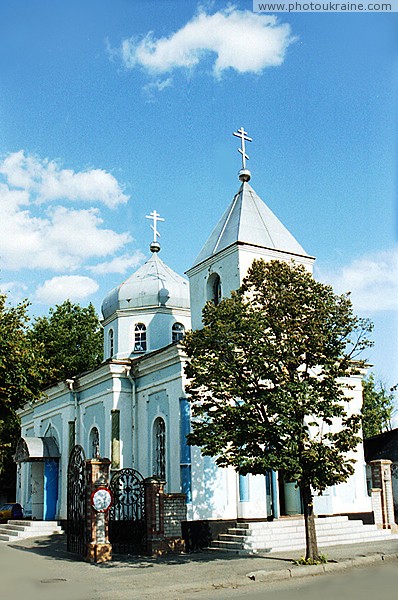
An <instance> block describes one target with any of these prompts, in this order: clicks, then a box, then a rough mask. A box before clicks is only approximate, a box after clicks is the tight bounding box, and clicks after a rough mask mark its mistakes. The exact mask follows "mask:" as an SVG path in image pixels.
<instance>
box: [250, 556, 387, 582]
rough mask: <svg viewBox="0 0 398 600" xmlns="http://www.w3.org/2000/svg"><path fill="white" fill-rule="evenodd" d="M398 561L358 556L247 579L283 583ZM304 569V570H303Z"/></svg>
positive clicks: (262, 574) (260, 572)
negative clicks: (285, 580)
mask: <svg viewBox="0 0 398 600" xmlns="http://www.w3.org/2000/svg"><path fill="white" fill-rule="evenodd" d="M395 560H398V554H396V553H393V554H373V555H371V556H358V557H357V558H349V559H347V560H343V561H341V562H330V563H326V564H324V565H297V566H294V567H291V568H289V569H278V570H274V571H252V572H251V573H247V574H246V577H248V579H251V580H252V581H283V580H284V579H291V578H301V577H314V576H315V575H323V574H328V573H338V572H341V571H345V570H347V569H350V568H352V567H362V566H365V565H371V564H375V563H381V562H383V561H384V562H390V561H395ZM303 567H304V568H303Z"/></svg>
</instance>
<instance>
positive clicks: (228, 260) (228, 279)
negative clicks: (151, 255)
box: [188, 247, 240, 329]
mask: <svg viewBox="0 0 398 600" xmlns="http://www.w3.org/2000/svg"><path fill="white" fill-rule="evenodd" d="M236 258H237V257H236V248H234V247H233V248H227V249H226V250H224V251H223V252H220V254H219V255H217V256H215V257H212V258H210V259H208V260H206V261H205V262H203V263H202V264H201V265H198V266H197V267H195V268H194V269H192V270H190V271H188V273H189V286H190V294H191V319H192V329H200V328H201V327H202V310H203V307H204V305H205V304H206V302H207V301H208V300H211V299H212V297H211V296H210V295H209V291H208V286H207V281H208V279H209V277H210V276H211V275H212V273H217V274H218V275H219V277H220V280H221V293H222V296H223V297H228V296H230V294H231V291H232V290H236V289H238V287H239V286H240V274H239V267H238V261H237V259H236Z"/></svg>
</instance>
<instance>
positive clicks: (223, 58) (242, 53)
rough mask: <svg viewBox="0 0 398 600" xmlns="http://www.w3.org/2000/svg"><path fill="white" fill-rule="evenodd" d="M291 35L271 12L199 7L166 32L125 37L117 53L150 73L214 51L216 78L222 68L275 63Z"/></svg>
mask: <svg viewBox="0 0 398 600" xmlns="http://www.w3.org/2000/svg"><path fill="white" fill-rule="evenodd" d="M294 40H295V38H294V37H293V36H292V35H291V29H290V26H289V25H288V24H281V23H279V22H278V19H277V18H276V17H275V16H272V15H259V14H254V13H252V12H250V11H240V10H236V9H235V8H233V7H232V8H229V9H227V10H223V11H219V12H216V13H214V14H211V15H210V14H207V13H206V12H205V11H203V10H202V11H201V12H200V13H199V14H198V15H197V16H195V17H194V18H193V19H192V20H191V21H189V22H188V23H187V24H186V25H184V26H183V27H182V28H181V29H179V30H178V31H176V32H175V33H173V34H171V35H170V36H169V37H164V38H159V39H156V38H155V37H154V36H153V33H152V32H150V33H148V34H147V35H146V36H145V38H144V39H142V40H140V41H139V40H137V39H136V38H130V39H125V40H123V42H122V48H121V53H122V59H123V61H124V64H125V65H126V67H127V68H130V69H132V68H135V67H137V66H140V67H143V68H144V69H146V70H147V71H148V72H149V73H151V74H154V75H156V74H161V73H170V72H172V71H173V70H175V69H180V68H187V69H192V68H193V67H195V66H197V65H198V64H199V62H200V61H201V60H202V59H203V58H207V57H208V56H209V54H213V55H215V61H214V64H213V74H214V75H215V76H216V77H220V76H221V74H222V73H223V71H225V70H226V69H234V70H235V71H237V72H238V73H261V72H262V71H263V70H264V69H266V68H267V67H275V66H279V65H281V64H282V63H283V61H284V58H285V54H286V50H287V48H288V46H289V45H290V44H291V43H292V42H293V41H294ZM166 81H167V80H166Z"/></svg>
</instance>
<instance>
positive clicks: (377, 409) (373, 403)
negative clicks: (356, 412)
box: [362, 373, 396, 439]
mask: <svg viewBox="0 0 398 600" xmlns="http://www.w3.org/2000/svg"><path fill="white" fill-rule="evenodd" d="M362 386H363V405H362V431H363V437H364V438H365V439H366V438H369V437H372V436H373V435H379V434H380V433H383V431H388V430H390V429H391V419H392V417H393V415H394V413H395V410H396V409H395V402H394V394H393V393H391V392H390V393H388V391H387V389H386V386H385V385H384V384H383V383H381V382H378V383H376V382H375V379H374V375H373V373H370V375H369V376H368V377H367V378H365V379H364V380H363V382H362Z"/></svg>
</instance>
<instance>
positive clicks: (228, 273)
mask: <svg viewBox="0 0 398 600" xmlns="http://www.w3.org/2000/svg"><path fill="white" fill-rule="evenodd" d="M233 135H234V136H236V137H239V138H240V140H241V147H240V148H238V152H239V153H240V154H241V156H242V168H241V169H240V171H239V180H240V182H241V185H240V188H239V190H238V192H237V193H236V194H235V196H234V198H233V199H232V202H231V203H230V205H229V206H228V208H227V209H226V211H225V212H224V214H223V215H222V217H221V219H220V220H219V222H218V223H217V225H216V226H215V228H214V229H213V231H212V233H211V234H210V236H209V238H208V240H207V241H206V243H205V245H204V246H203V248H202V250H201V251H200V253H199V255H198V256H197V258H196V260H195V261H194V264H193V266H192V267H191V268H190V269H189V270H188V271H187V275H188V277H189V284H190V297H191V318H192V328H193V329H199V328H200V327H201V326H202V310H203V307H204V305H205V304H206V302H207V301H209V300H211V301H213V302H215V303H218V302H219V301H220V300H221V298H223V297H228V296H229V295H230V294H231V292H232V291H233V290H236V289H238V288H239V286H240V285H241V283H242V280H243V278H244V277H245V275H246V273H247V271H248V269H249V267H250V266H251V264H252V262H253V260H254V259H259V258H263V259H264V260H266V261H269V260H283V261H294V262H296V263H298V264H303V265H305V267H306V268H307V269H308V270H309V271H311V272H312V266H313V263H314V260H315V259H314V257H312V256H309V255H308V254H307V253H306V251H305V250H304V249H303V248H302V246H301V245H300V244H299V243H298V242H297V240H296V239H295V238H294V237H293V235H292V234H291V233H290V232H289V231H288V230H287V229H286V227H285V226H284V225H283V224H282V223H281V222H280V221H279V219H278V218H277V217H276V216H275V215H274V213H273V212H272V211H271V210H270V209H269V208H268V206H267V205H266V204H265V203H264V202H263V201H262V200H261V198H260V197H259V196H258V195H257V194H256V192H255V191H254V189H253V188H252V187H251V185H250V184H249V181H250V179H251V173H250V171H249V169H247V166H246V161H247V160H248V159H249V157H248V155H247V154H246V146H245V142H251V141H252V139H251V138H249V137H248V135H247V132H246V131H245V130H244V128H243V127H241V128H240V129H238V131H236V132H234V133H233Z"/></svg>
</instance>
